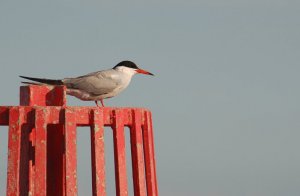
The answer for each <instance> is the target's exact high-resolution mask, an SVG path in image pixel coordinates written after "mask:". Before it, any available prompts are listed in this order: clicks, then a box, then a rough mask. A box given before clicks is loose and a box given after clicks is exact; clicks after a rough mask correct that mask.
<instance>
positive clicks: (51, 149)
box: [20, 85, 66, 195]
mask: <svg viewBox="0 0 300 196" xmlns="http://www.w3.org/2000/svg"><path fill="white" fill-rule="evenodd" d="M20 105H22V106H66V89H65V87H64V86H38V85H29V86H21V88H20ZM35 129H36V128H34V127H33V128H32V130H28V131H29V132H30V135H29V140H30V141H29V142H30V145H31V148H29V150H30V151H29V154H30V155H31V156H30V157H29V176H30V178H29V188H28V189H29V192H31V193H32V194H34V193H35V188H34V187H35V184H34V183H35V182H34V180H33V179H36V177H35V175H36V174H35V173H36V169H35V165H34V164H35V163H34V161H35V159H36V157H35V156H34V151H35V142H36V135H35V134H36V130H35ZM63 131H64V127H63V125H49V126H48V130H47V140H48V145H47V153H46V155H45V156H46V159H47V162H48V163H49V164H47V174H48V175H47V193H48V194H49V195H63V192H64V190H65V187H64V186H63V182H64V165H63V159H64V135H63V134H64V133H63ZM45 176H46V174H45Z"/></svg>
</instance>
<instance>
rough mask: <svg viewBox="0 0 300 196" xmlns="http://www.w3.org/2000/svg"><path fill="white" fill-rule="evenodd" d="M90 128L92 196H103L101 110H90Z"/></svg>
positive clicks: (103, 158)
mask: <svg viewBox="0 0 300 196" xmlns="http://www.w3.org/2000/svg"><path fill="white" fill-rule="evenodd" d="M92 119H93V126H92V128H91V150H92V187H93V195H94V196H105V195H106V192H105V156H104V153H105V151H104V122H103V110H102V109H99V108H97V109H93V110H92Z"/></svg>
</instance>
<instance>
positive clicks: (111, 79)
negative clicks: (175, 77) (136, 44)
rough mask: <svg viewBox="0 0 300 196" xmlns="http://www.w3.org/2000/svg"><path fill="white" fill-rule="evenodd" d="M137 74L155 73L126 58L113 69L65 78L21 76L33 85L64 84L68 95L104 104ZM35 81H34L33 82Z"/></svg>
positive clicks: (124, 87)
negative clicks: (105, 100)
mask: <svg viewBox="0 0 300 196" xmlns="http://www.w3.org/2000/svg"><path fill="white" fill-rule="evenodd" d="M136 74H146V75H151V76H154V74H152V73H150V72H148V71H146V70H144V69H140V68H139V67H138V66H137V65H136V64H135V63H134V62H132V61H129V60H125V61H121V62H120V63H118V64H117V65H116V66H114V67H113V68H111V69H107V70H102V71H96V72H92V73H89V74H86V75H83V76H79V77H73V78H64V79H58V80H57V79H47V78H34V77H27V76H19V77H21V78H23V79H26V80H30V82H22V83H24V84H31V85H64V86H66V89H67V90H66V91H67V94H68V95H71V96H74V97H76V98H78V99H80V100H83V101H94V102H95V103H96V105H97V106H98V107H99V105H98V101H100V102H101V105H102V107H105V106H104V101H103V99H108V98H111V97H114V96H116V95H118V94H119V93H121V92H122V91H123V90H124V89H126V88H127V86H128V85H129V83H130V81H131V78H132V76H134V75H136ZM31 81H34V82H31Z"/></svg>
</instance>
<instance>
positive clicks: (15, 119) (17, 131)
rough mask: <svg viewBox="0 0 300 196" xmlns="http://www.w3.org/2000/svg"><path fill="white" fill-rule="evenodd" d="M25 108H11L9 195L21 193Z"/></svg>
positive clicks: (8, 169)
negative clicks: (21, 158)
mask: <svg viewBox="0 0 300 196" xmlns="http://www.w3.org/2000/svg"><path fill="white" fill-rule="evenodd" d="M23 116H24V110H23V108H19V107H12V108H11V109H10V110H9V131H8V164H7V165H8V168H7V192H6V194H7V195H8V196H11V195H20V187H21V184H20V173H19V172H20V151H21V129H22V124H23V118H22V117H23Z"/></svg>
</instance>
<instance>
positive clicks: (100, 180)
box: [0, 86, 158, 196]
mask: <svg viewBox="0 0 300 196" xmlns="http://www.w3.org/2000/svg"><path fill="white" fill-rule="evenodd" d="M65 95H66V93H65V88H64V87H62V86H57V87H51V88H49V87H46V86H26V87H21V98H20V100H21V101H20V102H21V105H23V106H18V107H11V106H10V107H8V106H3V107H2V106H0V125H4V126H5V125H6V126H7V125H8V126H9V138H8V140H9V141H8V169H7V195H9V196H10V195H77V168H76V167H77V164H76V162H77V153H76V148H77V145H76V128H77V126H89V127H91V155H92V165H91V169H92V187H93V195H95V196H96V195H97V196H102V195H106V191H105V187H106V181H105V158H104V157H105V156H104V152H105V150H104V126H110V127H112V129H113V135H114V157H115V177H116V179H115V180H116V194H117V195H120V196H123V195H128V187H127V186H128V185H127V172H126V154H125V153H126V149H125V148H126V147H127V148H129V146H125V134H124V127H125V126H128V127H130V141H131V145H130V149H131V154H132V172H133V179H132V180H133V184H134V195H136V196H146V195H148V196H152V195H158V191H157V180H156V167H155V157H154V142H153V129H152V119H151V112H150V111H148V110H146V109H142V108H109V107H100V108H99V107H66V97H65ZM111 172H113V171H111ZM145 174H146V175H145Z"/></svg>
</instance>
